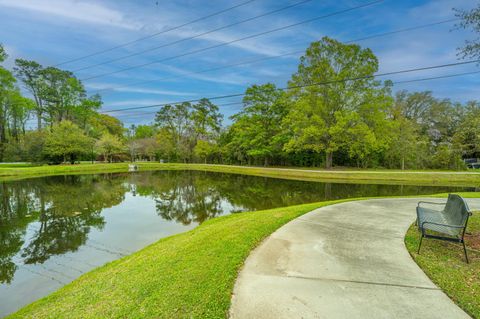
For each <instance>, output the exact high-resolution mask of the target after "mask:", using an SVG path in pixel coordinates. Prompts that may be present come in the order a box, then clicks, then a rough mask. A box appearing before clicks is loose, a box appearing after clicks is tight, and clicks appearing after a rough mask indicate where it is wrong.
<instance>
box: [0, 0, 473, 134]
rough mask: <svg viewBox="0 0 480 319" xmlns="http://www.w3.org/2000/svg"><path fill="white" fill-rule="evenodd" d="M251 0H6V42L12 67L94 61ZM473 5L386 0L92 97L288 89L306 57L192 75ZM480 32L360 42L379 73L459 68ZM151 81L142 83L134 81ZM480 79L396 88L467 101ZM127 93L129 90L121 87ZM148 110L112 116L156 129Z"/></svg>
mask: <svg viewBox="0 0 480 319" xmlns="http://www.w3.org/2000/svg"><path fill="white" fill-rule="evenodd" d="M300 1H301V0H283V1H273V0H256V1H253V2H251V3H249V4H246V5H244V6H241V7H239V8H237V9H235V10H232V11H229V12H226V13H224V14H221V15H218V16H215V17H212V18H209V19H206V20H204V21H200V22H198V23H195V24H192V25H188V26H186V27H183V28H180V29H177V30H174V31H171V32H167V33H164V34H162V35H159V36H157V37H153V38H151V39H148V40H145V41H140V42H137V43H135V44H133V45H130V46H127V47H123V48H120V49H117V50H114V51H110V52H107V53H104V54H100V55H96V56H93V57H90V58H86V59H83V60H81V61H77V62H73V63H69V64H64V65H62V66H61V68H64V69H68V70H72V71H75V70H78V69H80V68H84V67H88V66H91V65H93V64H97V63H101V62H105V61H108V60H111V59H115V58H119V57H123V56H125V55H128V54H132V53H135V52H138V51H142V50H145V49H149V48H152V47H156V46H161V45H163V44H165V43H169V42H173V41H177V40H179V39H182V38H185V37H190V36H194V35H196V34H199V33H202V32H205V31H209V30H211V29H214V28H218V27H221V26H224V25H227V24H230V23H233V22H237V21H241V20H244V19H247V18H251V17H254V16H256V15H260V14H262V13H264V12H268V11H271V10H275V9H278V8H281V7H284V6H287V5H289V4H294V3H297V2H300ZM242 2H245V0H236V1H219V0H215V1H199V0H180V1H165V0H163V1H162V0H158V1H155V0H142V1H122V0H120V1H113V0H100V1H93V0H88V1H82V0H42V1H39V0H0V43H2V44H3V45H4V47H5V48H6V50H7V52H8V53H9V55H10V58H9V60H7V62H6V66H7V67H8V68H11V67H12V66H13V60H14V59H15V58H17V57H21V58H26V59H32V60H36V61H38V62H40V63H41V64H43V65H56V64H58V63H61V62H64V61H67V60H71V59H74V58H77V57H81V56H85V55H87V54H89V53H92V52H97V51H99V50H102V49H107V48H110V47H112V46H115V45H118V44H122V43H125V42H129V41H132V40H135V39H137V38H140V37H143V36H146V35H149V34H152V33H156V32H159V31H162V30H165V29H168V28H171V27H173V26H177V25H180V24H183V23H185V22H188V21H191V20H194V19H196V18H199V17H202V16H205V15H208V14H210V13H213V12H215V11H219V10H222V9H225V8H227V7H231V6H233V5H235V4H239V3H242ZM367 2H369V1H368V0H361V1H360V0H334V1H333V0H325V1H320V0H312V1H309V2H307V3H304V4H301V5H299V6H296V7H294V8H291V9H288V10H285V11H282V12H279V13H277V14H273V15H269V16H267V17H264V18H260V19H256V20H253V21H250V22H247V23H243V24H240V25H238V26H235V27H232V28H228V29H224V30H221V31H218V32H215V33H211V34H208V35H206V36H203V37H199V38H196V39H194V40H189V41H184V42H182V43H179V44H176V45H171V46H168V47H164V48H161V49H158V50H154V51H151V52H149V53H147V54H142V55H138V56H135V57H132V58H128V59H124V60H121V61H117V62H112V63H110V64H106V65H103V66H97V67H93V68H90V69H85V70H82V71H78V72H75V74H76V75H77V77H78V78H80V79H86V78H89V77H92V76H97V75H101V74H104V73H109V72H113V71H117V70H120V69H124V68H128V67H131V66H136V65H140V64H144V63H148V62H151V61H154V60H161V59H164V58H168V57H171V56H175V55H178V54H183V53H187V52H190V51H193V50H197V49H201V48H204V47H208V46H212V45H216V44H220V43H224V42H228V41H232V40H235V39H238V38H242V37H245V36H249V35H253V34H256V33H259V32H262V31H267V30H270V29H274V28H278V27H282V26H285V25H289V24H293V23H295V22H298V21H302V20H306V19H309V18H313V17H316V16H320V15H323V14H328V13H331V12H334V11H339V10H343V9H347V8H349V7H353V6H356V5H360V4H362V3H367ZM476 3H477V1H474V0H430V1H420V0H405V1H395V0H386V1H384V2H383V3H379V4H376V5H372V6H370V7H366V8H362V9H358V10H354V11H351V12H348V13H345V14H341V15H337V16H334V17H330V18H327V19H323V20H318V21H315V22H312V23H309V24H304V25H301V26H297V27H294V28H290V29H287V30H283V31H279V32H275V33H271V34H268V35H265V36H261V37H256V38H253V39H249V40H245V41H239V42H236V43H234V44H231V45H225V46H222V47H219V48H216V49H212V50H208V51H205V52H202V53H198V54H192V55H188V56H184V57H181V58H178V59H173V60H170V61H166V62H164V63H155V64H151V65H148V66H145V67H142V68H136V69H132V70H129V71H125V72H120V73H116V74H112V75H108V76H101V77H98V78H94V79H91V80H84V81H83V82H84V84H85V86H86V88H87V90H88V92H89V93H95V92H97V90H105V89H108V88H112V87H116V89H115V90H108V91H102V92H101V93H102V97H103V100H104V106H103V109H102V110H112V109H122V108H128V107H136V106H145V105H151V104H157V103H167V102H175V101H182V100H190V99H196V98H201V97H209V96H217V95H224V94H231V93H239V92H243V91H244V90H245V88H246V87H247V86H249V85H251V84H261V83H265V82H273V83H275V84H277V85H278V86H284V85H285V84H286V82H287V81H288V79H289V78H290V75H291V74H292V73H293V72H294V71H295V70H296V67H297V64H298V59H299V56H300V55H299V54H297V55H290V56H285V57H283V58H275V59H270V60H266V61H264V62H261V63H255V64H250V65H242V66H238V67H234V68H228V69H223V70H217V71H214V72H206V73H201V74H191V72H196V71H200V70H204V69H209V68H214V67H220V66H222V65H228V64H232V63H237V62H241V61H244V60H250V59H259V58H262V57H269V56H275V55H280V54H284V53H288V52H294V51H299V50H303V49H305V48H306V47H307V46H308V44H309V43H310V42H311V41H314V40H317V39H320V38H321V37H322V36H325V35H328V36H330V37H333V38H336V39H338V40H340V41H349V40H354V39H358V38H362V37H365V36H370V35H374V34H378V33H383V32H388V31H393V30H397V29H402V28H408V27H413V26H417V25H422V24H427V23H434V22H437V21H443V20H446V19H449V18H454V13H453V11H452V8H454V7H455V8H463V9H469V8H472V7H473V6H475V5H476ZM473 37H474V35H473V34H472V33H470V32H468V31H465V30H458V29H456V28H455V26H454V22H451V23H447V24H442V25H438V26H434V27H429V28H425V29H420V30H415V31H412V32H406V33H401V34H396V35H392V36H387V37H382V38H376V39H370V40H365V41H360V42H358V43H359V44H360V45H362V46H364V47H369V48H371V49H372V50H373V52H374V53H375V54H376V55H377V56H378V58H379V61H380V72H389V71H396V70H401V69H409V68H415V67H422V66H429V65H436V64H443V63H452V62H456V61H458V57H457V56H456V54H457V48H458V47H460V46H462V44H463V42H464V41H465V40H466V39H471V38H473ZM475 69H479V70H480V68H479V67H478V66H475V65H468V66H460V67H454V68H448V69H442V70H434V71H424V72H418V73H411V74H406V75H397V76H392V77H390V79H391V80H394V81H401V80H409V79H416V78H422V77H431V76H439V75H447V74H454V73H461V72H469V71H474V70H475ZM143 81H149V82H148V83H145V84H142V85H136V86H129V85H130V84H132V83H137V82H143ZM479 82H480V81H479V75H469V76H463V77H453V78H449V79H441V80H435V81H425V82H416V83H410V84H403V85H397V86H395V90H399V89H407V90H431V91H433V93H434V95H435V96H437V97H441V98H451V99H452V100H454V101H460V102H465V101H468V100H472V99H477V98H478V85H479ZM122 86H123V87H122ZM240 100H241V98H234V99H225V100H218V101H217V103H218V104H220V105H221V104H229V105H224V106H221V111H222V112H223V113H224V114H225V115H226V117H228V116H230V115H232V114H234V113H236V112H238V111H239V109H240V108H241V105H240V104H231V103H235V102H239V101H240ZM157 109H158V108H153V109H144V110H136V111H124V112H115V113H111V114H112V115H115V116H118V117H119V118H120V119H121V120H122V121H124V122H125V124H126V126H128V125H129V124H132V123H137V124H140V123H149V122H151V121H152V118H153V114H152V112H154V111H155V110H157ZM227 122H228V121H227Z"/></svg>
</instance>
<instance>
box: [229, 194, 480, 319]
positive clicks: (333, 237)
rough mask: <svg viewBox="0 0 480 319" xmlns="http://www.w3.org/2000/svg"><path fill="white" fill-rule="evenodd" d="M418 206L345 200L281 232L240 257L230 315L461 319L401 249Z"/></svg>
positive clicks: (479, 203) (474, 205)
mask: <svg viewBox="0 0 480 319" xmlns="http://www.w3.org/2000/svg"><path fill="white" fill-rule="evenodd" d="M418 201H419V199H418V198H417V199H375V200H365V201H354V202H347V203H342V204H337V205H332V206H327V207H323V208H320V209H317V210H315V211H312V212H310V213H308V214H306V215H303V216H301V217H299V218H297V219H295V220H293V221H292V222H290V223H288V224H287V225H285V226H283V227H282V228H280V229H279V230H277V231H276V232H275V233H273V234H272V235H271V236H270V237H269V238H267V239H266V240H265V241H264V242H263V243H262V244H261V245H260V246H259V247H258V248H257V249H256V250H254V251H253V252H252V254H251V255H250V256H249V257H248V258H247V261H246V263H245V266H244V268H243V270H242V271H241V273H240V275H239V277H238V279H237V283H236V285H235V289H234V295H233V298H232V307H231V309H230V315H231V317H232V318H248V319H251V318H276V319H277V318H469V317H468V315H467V314H466V313H464V312H463V311H462V310H461V309H460V308H458V307H457V306H456V305H455V304H454V303H453V302H452V301H451V300H450V299H449V298H448V297H447V296H446V295H445V294H444V293H443V292H442V291H441V290H439V289H438V287H436V286H435V285H434V284H433V283H432V282H431V281H430V279H429V278H428V277H427V276H426V275H425V274H424V273H423V271H422V270H421V269H420V268H419V267H418V266H417V264H416V263H415V262H414V261H413V260H412V258H411V257H410V255H409V254H408V252H407V250H406V248H405V245H404V242H403V239H404V235H405V232H406V231H407V229H408V227H409V226H410V224H411V223H412V222H413V221H414V220H415V207H416V204H417V202H418ZM430 201H432V199H430ZM435 201H440V200H438V199H436V200H435ZM467 201H468V204H469V206H470V208H471V209H479V208H480V200H479V199H472V200H470V199H468V200H467ZM459 249H461V248H460V247H459Z"/></svg>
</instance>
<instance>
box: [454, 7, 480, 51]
mask: <svg viewBox="0 0 480 319" xmlns="http://www.w3.org/2000/svg"><path fill="white" fill-rule="evenodd" d="M454 10H455V15H456V16H457V18H460V23H459V24H458V26H459V27H460V28H462V29H471V31H473V32H474V33H477V34H478V33H480V3H477V6H476V7H475V8H473V9H471V10H461V9H454ZM459 53H460V55H461V57H462V58H464V59H465V58H473V59H478V58H479V57H480V39H479V38H478V37H477V38H475V39H474V40H466V41H465V46H464V47H463V48H460V49H459Z"/></svg>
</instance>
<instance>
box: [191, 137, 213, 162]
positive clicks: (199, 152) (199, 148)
mask: <svg viewBox="0 0 480 319" xmlns="http://www.w3.org/2000/svg"><path fill="white" fill-rule="evenodd" d="M194 153H195V156H196V157H197V158H199V159H200V160H202V161H203V162H204V163H205V164H206V163H207V161H208V158H209V157H212V156H215V155H216V154H217V153H218V145H217V144H214V143H210V142H208V141H204V140H199V141H198V142H197V145H195V149H194Z"/></svg>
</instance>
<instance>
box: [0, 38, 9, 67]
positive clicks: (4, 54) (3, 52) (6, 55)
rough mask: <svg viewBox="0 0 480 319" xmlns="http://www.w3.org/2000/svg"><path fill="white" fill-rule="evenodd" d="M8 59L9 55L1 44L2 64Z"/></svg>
mask: <svg viewBox="0 0 480 319" xmlns="http://www.w3.org/2000/svg"><path fill="white" fill-rule="evenodd" d="M7 58H8V54H7V52H6V51H5V49H4V48H3V45H2V44H1V43H0V63H2V62H3V61H5V60H6V59H7Z"/></svg>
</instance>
